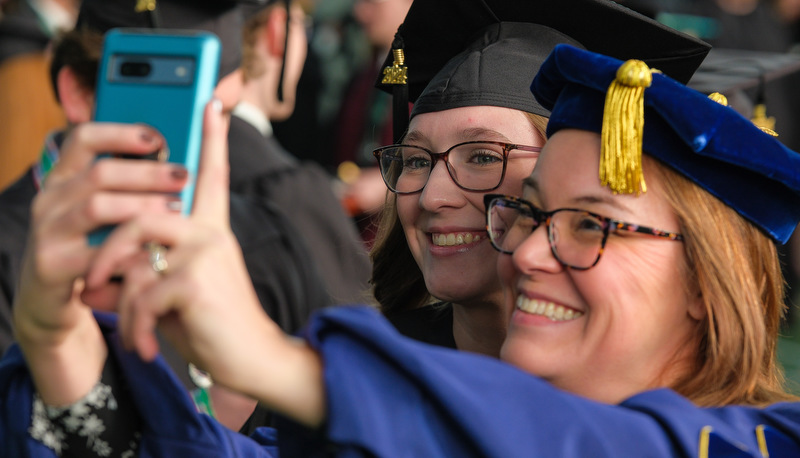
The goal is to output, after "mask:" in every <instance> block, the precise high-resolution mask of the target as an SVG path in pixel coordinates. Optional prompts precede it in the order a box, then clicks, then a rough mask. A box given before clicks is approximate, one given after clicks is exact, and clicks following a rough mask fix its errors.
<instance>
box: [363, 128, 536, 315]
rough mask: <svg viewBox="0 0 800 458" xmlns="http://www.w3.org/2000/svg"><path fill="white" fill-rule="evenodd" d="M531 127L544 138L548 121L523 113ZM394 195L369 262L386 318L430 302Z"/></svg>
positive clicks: (383, 215) (382, 216) (386, 205)
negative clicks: (407, 239)
mask: <svg viewBox="0 0 800 458" xmlns="http://www.w3.org/2000/svg"><path fill="white" fill-rule="evenodd" d="M525 115H526V117H527V118H528V121H529V122H530V123H531V126H532V127H533V128H534V129H535V130H536V131H537V132H538V133H539V134H540V135H541V136H542V138H547V137H546V133H545V132H546V129H547V121H548V118H545V117H544V116H540V115H536V114H532V113H525ZM396 197H397V196H396V195H395V194H393V193H388V195H387V197H386V202H385V203H384V206H383V210H381V214H380V218H379V222H378V229H377V233H376V235H375V242H374V244H373V246H372V250H371V251H370V258H371V259H372V278H371V280H370V283H372V294H373V296H375V300H376V301H377V302H378V304H380V309H381V311H382V312H383V313H384V314H386V315H391V314H392V313H397V312H402V311H405V310H412V309H415V308H419V307H422V306H423V305H425V304H427V303H429V302H431V300H433V298H432V297H431V295H430V293H429V292H428V289H427V287H426V286H425V278H424V277H423V275H422V272H421V271H420V270H419V266H418V265H417V262H416V261H415V260H414V257H413V256H412V254H411V250H410V249H409V248H408V242H407V241H406V236H405V233H404V232H403V226H402V224H400V218H399V216H398V215H397V207H396Z"/></svg>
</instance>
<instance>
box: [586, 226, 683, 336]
mask: <svg viewBox="0 0 800 458" xmlns="http://www.w3.org/2000/svg"><path fill="white" fill-rule="evenodd" d="M659 243H661V244H662V245H663V243H673V242H652V243H649V244H647V245H644V244H642V245H640V246H630V247H629V246H625V247H623V246H619V247H611V250H609V251H608V252H607V253H606V255H604V256H603V258H601V260H600V263H599V264H598V266H596V267H595V268H594V269H597V268H598V267H601V265H602V270H597V271H596V272H591V271H588V273H591V274H594V275H586V276H582V277H576V284H578V285H579V288H580V289H581V290H582V291H583V292H585V293H586V294H585V300H586V301H587V302H588V303H589V304H590V306H593V305H594V306H595V307H596V308H597V309H598V310H597V312H598V313H603V314H608V315H607V316H609V317H611V318H613V319H615V320H619V321H620V322H621V323H622V326H623V327H628V326H630V325H631V323H632V322H633V323H634V324H635V327H634V328H633V329H639V330H641V331H643V332H645V333H648V332H649V331H647V329H648V328H649V329H658V328H663V327H664V325H665V320H666V321H671V320H676V319H682V317H683V316H685V313H684V311H685V310H686V307H685V305H687V304H688V302H687V300H688V298H687V295H686V294H685V291H684V289H683V288H682V287H680V285H684V284H686V281H687V279H686V278H684V277H685V274H684V273H683V270H682V268H681V266H682V264H681V263H682V260H683V256H682V251H681V247H673V246H660V247H659V246H658V244H659ZM594 269H593V270H594ZM603 308H605V309H606V310H602V309H603ZM631 330H632V329H627V330H625V334H630V333H631Z"/></svg>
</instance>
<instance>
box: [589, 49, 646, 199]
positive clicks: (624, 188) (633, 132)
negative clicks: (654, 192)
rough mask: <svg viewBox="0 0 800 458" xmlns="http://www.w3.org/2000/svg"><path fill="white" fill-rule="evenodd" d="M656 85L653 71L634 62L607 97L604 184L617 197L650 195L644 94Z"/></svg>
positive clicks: (602, 155)
mask: <svg viewBox="0 0 800 458" xmlns="http://www.w3.org/2000/svg"><path fill="white" fill-rule="evenodd" d="M652 81H653V75H652V73H651V71H650V68H649V67H648V66H647V64H645V63H644V62H642V61H640V60H635V59H631V60H629V61H627V62H625V63H624V64H622V66H620V68H619V70H617V77H616V79H615V80H614V81H612V82H611V85H610V86H609V87H608V93H607V94H606V103H605V108H604V110H603V128H602V131H601V133H600V136H601V146H600V182H601V183H602V185H603V186H608V187H609V188H610V189H611V191H613V192H614V193H615V194H617V193H623V194H639V193H641V192H647V186H646V185H645V182H644V174H643V173H642V134H643V132H644V90H645V88H647V87H649V86H650V84H651V83H652Z"/></svg>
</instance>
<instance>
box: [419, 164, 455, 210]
mask: <svg viewBox="0 0 800 458" xmlns="http://www.w3.org/2000/svg"><path fill="white" fill-rule="evenodd" d="M464 200H465V199H464V191H463V190H462V189H461V188H459V187H458V185H456V183H455V181H453V178H451V177H450V173H448V171H447V164H445V162H444V161H438V162H437V163H436V165H435V166H434V167H433V169H432V170H431V173H430V175H429V176H428V182H427V183H426V184H425V187H424V188H422V192H421V194H420V198H419V201H420V206H421V207H422V208H423V209H425V210H436V209H437V208H441V207H448V206H459V205H463V203H464Z"/></svg>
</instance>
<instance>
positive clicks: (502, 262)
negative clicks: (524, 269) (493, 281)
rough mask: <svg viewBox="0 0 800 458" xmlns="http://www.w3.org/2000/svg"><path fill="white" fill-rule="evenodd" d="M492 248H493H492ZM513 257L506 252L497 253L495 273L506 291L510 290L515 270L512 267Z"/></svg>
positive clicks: (515, 273) (515, 274)
mask: <svg viewBox="0 0 800 458" xmlns="http://www.w3.org/2000/svg"><path fill="white" fill-rule="evenodd" d="M493 249H494V248H493ZM512 259H513V258H512V257H511V256H509V255H507V254H503V253H498V254H497V274H498V275H499V276H500V281H501V283H502V284H503V289H504V290H505V292H506V293H508V292H512V290H513V285H514V281H515V278H516V276H517V270H516V268H514V262H513V260H512Z"/></svg>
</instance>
